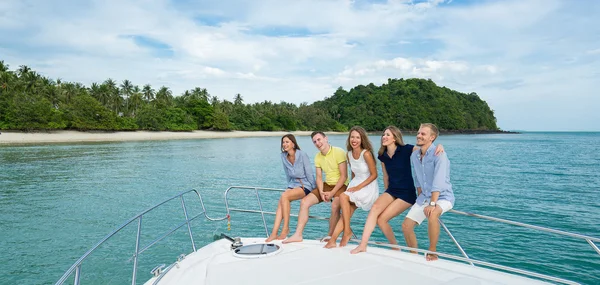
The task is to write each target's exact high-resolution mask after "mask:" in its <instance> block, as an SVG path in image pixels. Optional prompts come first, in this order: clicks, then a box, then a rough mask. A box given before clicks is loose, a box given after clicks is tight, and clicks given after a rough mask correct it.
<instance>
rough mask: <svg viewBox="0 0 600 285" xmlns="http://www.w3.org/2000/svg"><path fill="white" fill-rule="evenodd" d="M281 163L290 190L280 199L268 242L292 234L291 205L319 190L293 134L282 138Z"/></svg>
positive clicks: (309, 163) (304, 155) (305, 156)
mask: <svg viewBox="0 0 600 285" xmlns="http://www.w3.org/2000/svg"><path fill="white" fill-rule="evenodd" d="M281 162H282V163H283V170H284V172H285V177H286V179H287V180H286V181H287V188H288V189H287V190H286V191H285V192H283V193H282V194H281V197H280V198H279V204H278V205H277V213H276V214H275V224H274V225H273V231H272V232H271V235H270V236H269V238H267V239H266V240H265V241H266V242H270V241H272V240H274V239H285V238H286V237H287V235H288V234H289V233H290V203H291V202H292V201H295V200H299V199H302V198H304V196H306V195H308V193H310V192H311V191H312V190H313V189H315V188H317V186H316V185H317V183H316V182H315V175H314V173H313V170H312V164H311V162H310V159H309V158H308V155H307V154H306V153H305V152H303V151H301V150H300V146H298V143H297V142H296V137H294V135H292V134H287V135H284V136H283V137H282V138H281ZM282 219H283V228H282V229H281V234H279V236H278V235H277V231H278V230H279V226H280V225H281V220H282Z"/></svg>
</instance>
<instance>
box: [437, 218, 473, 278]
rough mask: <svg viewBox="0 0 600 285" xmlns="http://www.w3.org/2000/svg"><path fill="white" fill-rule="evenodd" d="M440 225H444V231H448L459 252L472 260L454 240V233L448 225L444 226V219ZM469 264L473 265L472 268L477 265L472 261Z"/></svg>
mask: <svg viewBox="0 0 600 285" xmlns="http://www.w3.org/2000/svg"><path fill="white" fill-rule="evenodd" d="M440 225H442V227H443V228H444V231H446V233H447V234H448V235H449V236H450V239H452V241H453V242H454V244H455V245H456V247H457V248H458V250H459V251H460V253H462V255H463V256H464V257H465V258H467V259H470V258H469V256H468V255H467V253H466V252H465V251H464V250H463V248H462V246H460V244H459V243H458V241H457V240H456V239H455V238H454V236H453V235H452V233H450V230H449V229H448V227H446V225H445V224H444V222H442V219H440ZM469 264H471V265H472V266H475V264H473V262H471V261H469Z"/></svg>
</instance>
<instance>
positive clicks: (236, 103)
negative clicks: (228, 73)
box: [233, 93, 244, 106]
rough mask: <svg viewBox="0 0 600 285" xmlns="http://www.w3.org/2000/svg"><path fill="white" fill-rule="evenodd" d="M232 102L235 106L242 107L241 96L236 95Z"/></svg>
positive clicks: (242, 100)
mask: <svg viewBox="0 0 600 285" xmlns="http://www.w3.org/2000/svg"><path fill="white" fill-rule="evenodd" d="M233 102H234V104H235V105H238V106H239V105H242V104H243V103H244V98H242V95H240V93H238V94H236V95H235V96H234V97H233Z"/></svg>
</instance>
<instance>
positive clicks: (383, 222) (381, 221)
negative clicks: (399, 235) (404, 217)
mask: <svg viewBox="0 0 600 285" xmlns="http://www.w3.org/2000/svg"><path fill="white" fill-rule="evenodd" d="M389 221H390V219H387V218H384V217H382V216H379V217H377V225H379V227H381V226H382V225H387V223H388V222H389Z"/></svg>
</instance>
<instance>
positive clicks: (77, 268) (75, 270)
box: [55, 186, 600, 285]
mask: <svg viewBox="0 0 600 285" xmlns="http://www.w3.org/2000/svg"><path fill="white" fill-rule="evenodd" d="M232 190H253V191H254V192H255V196H256V199H257V204H258V207H259V210H253V209H242V208H232V207H230V206H229V194H230V192H231V191H232ZM261 191H265V192H284V191H285V190H284V189H276V188H262V187H248V186H231V187H229V188H227V190H225V193H224V198H225V209H226V212H227V214H226V215H225V216H224V217H219V218H212V217H210V216H208V214H207V212H206V207H205V204H204V200H203V199H202V195H201V194H200V192H198V191H197V190H195V189H192V190H189V191H185V192H182V193H180V194H177V195H175V196H173V197H171V198H169V199H167V200H165V201H163V202H161V203H159V204H157V205H155V206H152V207H150V208H148V209H146V210H145V211H143V212H141V213H140V214H138V215H137V216H135V217H133V218H131V219H130V220H128V221H127V222H125V223H123V224H122V225H121V226H120V227H118V228H117V229H116V230H114V231H113V232H112V233H110V234H108V235H107V236H106V237H104V238H103V239H102V240H100V241H99V242H98V243H97V244H95V245H94V246H93V247H92V248H91V249H90V250H88V251H87V252H86V253H85V254H83V256H81V257H80V258H79V259H78V260H77V261H76V262H75V263H74V264H73V265H72V266H71V267H70V268H69V269H68V270H67V271H66V272H65V273H64V274H63V276H62V277H61V278H60V279H59V280H58V281H57V282H56V283H55V285H62V284H64V282H65V281H66V280H67V279H68V278H69V277H70V276H71V275H73V274H75V276H74V282H73V284H76V285H78V284H79V282H80V278H81V264H82V263H83V261H85V260H86V259H87V258H88V257H89V255H90V254H92V253H93V252H94V251H95V250H96V249H98V248H99V247H100V246H101V245H102V244H104V243H105V242H106V241H107V240H109V239H110V238H111V237H113V236H114V235H116V234H117V233H118V232H120V231H121V230H122V229H123V228H125V227H126V226H128V225H130V224H132V223H133V222H135V221H137V237H136V244H135V252H134V253H133V270H132V281H131V284H132V285H135V284H136V279H137V267H138V257H139V255H140V254H141V253H143V252H144V251H146V250H147V249H149V248H150V247H152V246H153V245H155V244H156V243H158V242H159V241H161V240H163V239H164V238H166V237H168V236H169V235H171V234H172V233H173V232H175V231H176V230H178V229H180V228H182V227H183V226H187V230H188V234H189V237H190V241H191V244H192V251H193V252H194V251H196V243H195V241H194V237H193V234H192V227H191V225H190V223H191V222H192V221H193V220H195V219H197V218H198V217H200V216H204V217H205V218H206V219H207V220H209V221H223V220H225V219H228V218H229V217H230V213H231V212H240V213H254V214H260V215H261V217H262V222H263V226H264V229H265V234H266V236H267V237H268V236H269V230H268V226H267V223H266V219H265V214H268V215H275V213H274V212H268V211H265V210H264V209H263V206H262V200H261V198H260V194H259V193H260V192H261ZM188 193H195V194H196V196H197V197H198V200H199V204H200V206H201V207H202V211H201V213H199V214H197V215H195V216H193V217H192V218H189V216H188V211H187V207H186V202H185V199H184V195H186V194H188ZM177 198H179V199H180V200H181V206H182V209H183V214H184V217H185V221H184V222H183V223H181V224H179V225H177V226H176V227H174V228H172V229H171V230H170V231H168V232H167V233H165V234H163V235H162V236H160V237H159V238H157V239H156V240H154V241H152V242H150V243H149V244H148V245H146V246H145V247H143V248H142V249H140V236H141V228H142V217H143V216H144V215H145V214H147V213H148V212H151V211H152V210H154V209H156V208H158V207H159V206H161V205H163V204H165V203H167V202H169V201H172V200H175V199H177ZM450 213H454V214H458V215H463V216H469V217H475V218H479V219H485V220H489V221H494V222H500V223H504V224H509V225H514V226H519V227H525V228H529V229H534V230H539V231H543V232H548V233H553V234H558V235H563V236H568V237H572V238H576V239H582V240H585V241H586V242H587V243H588V244H589V245H590V246H591V247H592V248H593V249H594V250H595V251H596V252H597V253H598V254H599V255H600V249H598V246H597V245H596V244H595V242H600V238H596V237H591V236H586V235H580V234H575V233H570V232H565V231H560V230H556V229H551V228H545V227H540V226H534V225H530V224H525V223H520V222H515V221H510V220H505V219H499V218H495V217H490V216H484V215H479V214H473V213H467V212H461V211H457V210H450ZM291 216H294V217H297V215H296V214H291ZM309 218H310V219H317V220H329V218H327V217H320V216H309ZM440 224H441V226H442V227H443V229H444V231H445V232H446V233H447V234H448V235H449V237H450V239H451V240H452V241H453V242H454V244H455V245H456V247H457V248H458V250H459V251H460V252H461V254H462V255H463V257H459V256H455V255H450V254H445V253H439V252H431V251H427V250H421V249H418V248H410V247H405V246H399V245H391V244H385V243H379V242H369V244H374V245H379V246H385V247H390V248H396V249H401V250H407V251H416V252H419V253H424V254H426V253H435V254H437V255H439V256H442V257H446V258H448V259H453V260H457V261H462V262H466V263H469V264H471V265H473V266H475V264H477V265H482V266H486V267H490V268H495V269H499V270H503V271H507V272H512V273H517V274H522V275H526V276H530V277H536V278H539V279H545V280H550V281H554V282H559V283H563V284H578V283H575V282H572V281H569V280H565V279H561V278H557V277H552V276H548V275H544V274H540V273H535V272H530V271H525V270H521V269H516V268H511V267H507V266H503V265H498V264H494V263H489V262H484V261H479V260H475V259H472V258H470V257H469V256H468V255H467V253H466V252H465V251H464V249H463V248H462V247H461V245H460V244H459V243H458V241H457V240H456V239H455V238H454V236H453V235H452V233H451V232H450V230H449V229H448V227H447V226H446V225H445V224H444V223H443V222H442V221H441V220H440ZM351 241H353V242H360V241H359V240H357V239H352V240H351ZM171 268H172V265H171V266H169V267H168V268H167V269H166V270H164V271H163V272H162V273H161V274H160V276H159V278H158V280H160V278H162V277H163V276H164V274H166V273H167V272H168V271H169V270H170V269H171ZM158 280H156V281H158Z"/></svg>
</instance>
